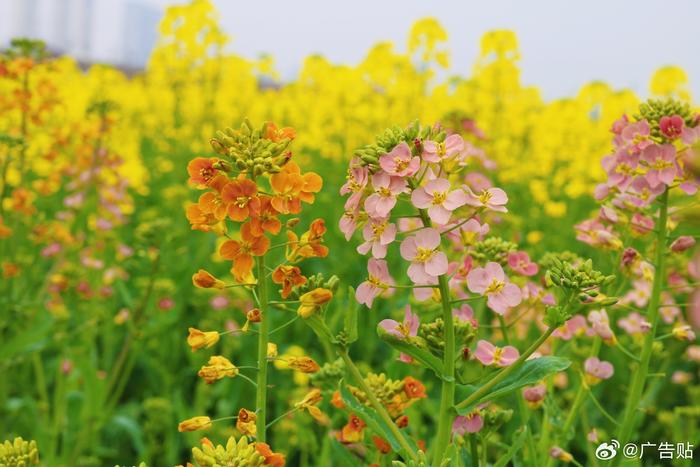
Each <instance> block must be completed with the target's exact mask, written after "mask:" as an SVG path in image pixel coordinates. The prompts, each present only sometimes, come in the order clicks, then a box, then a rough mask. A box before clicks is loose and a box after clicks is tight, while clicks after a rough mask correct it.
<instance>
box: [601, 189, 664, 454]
mask: <svg viewBox="0 0 700 467" xmlns="http://www.w3.org/2000/svg"><path fill="white" fill-rule="evenodd" d="M660 201H661V208H660V210H659V217H658V219H657V221H656V259H655V266H656V270H655V271H654V285H653V287H652V292H651V297H650V298H649V308H648V309H647V319H648V320H649V322H650V323H651V329H650V330H649V332H648V333H647V334H646V336H645V337H644V344H643V347H642V352H641V355H640V357H639V360H640V362H639V367H638V368H637V371H635V372H633V374H634V377H633V379H632V384H631V386H630V390H629V393H628V398H627V404H626V405H625V412H624V415H623V417H622V427H621V428H620V431H619V434H618V436H617V439H618V441H619V442H620V445H621V446H624V445H625V444H626V443H628V442H629V441H630V436H631V435H632V431H633V430H634V425H635V419H636V418H637V417H636V415H637V411H638V410H639V401H640V400H641V397H642V393H643V392H644V386H645V384H646V379H647V373H649V363H650V361H651V354H652V348H653V345H654V338H655V337H656V328H657V327H658V324H659V301H660V297H661V290H662V288H663V286H664V284H663V283H664V276H665V267H664V266H665V263H666V251H665V247H666V237H667V235H668V232H667V227H666V222H667V219H668V188H667V189H666V191H664V193H663V194H662V195H661V199H660ZM621 457H622V456H620V458H621ZM618 462H619V458H616V459H615V461H614V463H613V465H617V464H618Z"/></svg>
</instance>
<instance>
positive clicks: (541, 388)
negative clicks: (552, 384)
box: [523, 384, 547, 408]
mask: <svg viewBox="0 0 700 467" xmlns="http://www.w3.org/2000/svg"><path fill="white" fill-rule="evenodd" d="M546 395H547V386H545V385H544V384H538V385H536V386H530V387H526V388H524V389H523V399H525V401H526V402H527V405H529V406H530V407H531V408H537V407H539V406H540V405H542V401H544V396H546Z"/></svg>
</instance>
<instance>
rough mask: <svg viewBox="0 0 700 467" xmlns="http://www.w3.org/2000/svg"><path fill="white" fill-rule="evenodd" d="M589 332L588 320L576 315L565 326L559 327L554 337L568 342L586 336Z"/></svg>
mask: <svg viewBox="0 0 700 467" xmlns="http://www.w3.org/2000/svg"><path fill="white" fill-rule="evenodd" d="M587 331H588V325H587V324H586V318H584V317H583V316H581V315H574V316H573V317H571V319H569V320H567V321H566V323H564V325H563V326H560V327H558V328H557V329H556V330H555V331H554V332H553V333H552V335H553V336H555V337H559V338H560V339H564V340H565V341H568V340H571V338H572V337H576V336H580V335H582V334H585V333H586V332H587Z"/></svg>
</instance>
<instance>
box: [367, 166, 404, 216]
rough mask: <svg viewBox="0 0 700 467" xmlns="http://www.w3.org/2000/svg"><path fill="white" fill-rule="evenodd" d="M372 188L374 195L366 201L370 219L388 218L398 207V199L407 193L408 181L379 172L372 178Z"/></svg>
mask: <svg viewBox="0 0 700 467" xmlns="http://www.w3.org/2000/svg"><path fill="white" fill-rule="evenodd" d="M372 186H373V187H374V193H372V194H371V195H369V196H368V197H367V199H366V200H365V210H366V211H367V214H369V215H370V217H387V216H388V215H389V213H390V212H391V210H392V209H394V206H396V197H397V196H398V195H399V194H400V193H403V192H404V191H406V180H404V179H403V178H401V177H392V176H390V175H389V174H388V173H386V172H377V173H376V174H374V175H373V176H372Z"/></svg>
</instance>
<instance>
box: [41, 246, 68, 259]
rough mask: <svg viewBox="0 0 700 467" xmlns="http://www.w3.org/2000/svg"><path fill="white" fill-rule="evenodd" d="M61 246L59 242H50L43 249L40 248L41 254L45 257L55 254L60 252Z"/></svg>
mask: <svg viewBox="0 0 700 467" xmlns="http://www.w3.org/2000/svg"><path fill="white" fill-rule="evenodd" d="M62 249H63V248H62V247H61V244H60V243H52V244H50V245H49V246H47V247H45V248H44V249H43V250H41V256H44V257H45V258H48V257H51V256H55V255H57V254H59V253H60V252H61V250H62Z"/></svg>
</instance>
